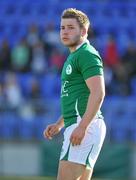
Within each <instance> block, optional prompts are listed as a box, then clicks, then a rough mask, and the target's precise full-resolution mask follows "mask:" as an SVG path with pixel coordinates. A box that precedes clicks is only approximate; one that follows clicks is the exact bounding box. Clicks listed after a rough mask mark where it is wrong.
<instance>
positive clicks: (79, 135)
mask: <svg viewBox="0 0 136 180" xmlns="http://www.w3.org/2000/svg"><path fill="white" fill-rule="evenodd" d="M84 136H85V128H82V127H80V126H78V127H76V128H75V129H74V131H73V132H72V134H71V137H70V142H71V143H72V145H73V146H76V145H80V144H81V141H82V139H83V138H84Z"/></svg>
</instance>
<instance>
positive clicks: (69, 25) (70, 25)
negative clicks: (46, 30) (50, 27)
mask: <svg viewBox="0 0 136 180" xmlns="http://www.w3.org/2000/svg"><path fill="white" fill-rule="evenodd" d="M66 26H68V27H73V26H74V25H72V24H68V25H66ZM60 27H64V25H62V26H60Z"/></svg>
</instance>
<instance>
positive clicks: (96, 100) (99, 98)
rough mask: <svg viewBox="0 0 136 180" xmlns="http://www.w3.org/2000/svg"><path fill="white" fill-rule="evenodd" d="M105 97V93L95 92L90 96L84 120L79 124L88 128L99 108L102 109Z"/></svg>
mask: <svg viewBox="0 0 136 180" xmlns="http://www.w3.org/2000/svg"><path fill="white" fill-rule="evenodd" d="M103 99H104V94H102V93H97V92H94V93H92V94H91V95H90V96H89V98H88V103H87V108H86V111H85V113H84V115H83V117H82V121H81V122H80V124H79V126H82V127H83V128H85V129H86V128H87V127H88V125H89V124H90V122H91V121H92V119H93V118H94V117H95V116H96V114H97V112H98V110H99V109H100V107H101V105H102V102H103Z"/></svg>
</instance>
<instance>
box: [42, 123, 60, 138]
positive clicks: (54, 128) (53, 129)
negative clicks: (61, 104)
mask: <svg viewBox="0 0 136 180" xmlns="http://www.w3.org/2000/svg"><path fill="white" fill-rule="evenodd" d="M60 130H61V128H60V127H59V125H58V124H51V125H49V126H47V128H46V129H45V130H44V132H43V135H44V137H45V138H47V139H52V137H53V136H54V135H56V134H58V133H59V132H60Z"/></svg>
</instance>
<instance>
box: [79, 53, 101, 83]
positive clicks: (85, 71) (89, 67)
mask: <svg viewBox="0 0 136 180" xmlns="http://www.w3.org/2000/svg"><path fill="white" fill-rule="evenodd" d="M78 66H79V71H80V72H81V73H82V75H83V78H84V79H85V80H86V79H88V78H89V77H92V76H96V75H103V62H102V59H101V57H100V56H98V55H95V54H92V53H90V52H89V51H84V52H82V53H81V54H80V55H79V58H78Z"/></svg>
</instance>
